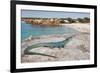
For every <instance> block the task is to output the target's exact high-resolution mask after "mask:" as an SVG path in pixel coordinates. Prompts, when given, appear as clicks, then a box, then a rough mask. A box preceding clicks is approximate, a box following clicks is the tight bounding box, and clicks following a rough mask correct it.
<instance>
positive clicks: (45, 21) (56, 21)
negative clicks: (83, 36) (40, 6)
mask: <svg viewBox="0 0 100 73" xmlns="http://www.w3.org/2000/svg"><path fill="white" fill-rule="evenodd" d="M21 20H22V21H25V22H26V23H30V24H33V25H35V24H38V25H50V26H58V25H60V24H62V23H90V18H88V17H84V18H77V19H73V18H70V17H67V18H21Z"/></svg>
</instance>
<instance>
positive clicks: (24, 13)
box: [21, 10, 90, 19]
mask: <svg viewBox="0 0 100 73" xmlns="http://www.w3.org/2000/svg"><path fill="white" fill-rule="evenodd" d="M21 17H41V18H67V17H71V18H74V19H76V18H84V17H90V13H85V12H67V11H66V12H63V11H40V10H21Z"/></svg>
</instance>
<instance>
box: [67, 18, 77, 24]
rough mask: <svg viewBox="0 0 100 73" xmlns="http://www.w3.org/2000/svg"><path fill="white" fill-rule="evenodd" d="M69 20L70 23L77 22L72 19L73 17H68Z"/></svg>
mask: <svg viewBox="0 0 100 73" xmlns="http://www.w3.org/2000/svg"><path fill="white" fill-rule="evenodd" d="M67 20H68V21H69V23H74V22H76V21H75V20H74V19H72V18H67Z"/></svg>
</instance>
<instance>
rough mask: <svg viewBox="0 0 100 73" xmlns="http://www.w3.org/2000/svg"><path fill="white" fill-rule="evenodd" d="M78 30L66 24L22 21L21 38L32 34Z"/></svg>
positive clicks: (73, 31)
mask: <svg viewBox="0 0 100 73" xmlns="http://www.w3.org/2000/svg"><path fill="white" fill-rule="evenodd" d="M77 32H78V31H77V30H75V29H72V28H69V27H65V26H63V25H62V26H55V27H51V26H37V25H32V24H27V23H25V22H21V39H22V40H24V39H26V38H28V37H29V36H30V35H32V36H41V35H52V34H61V35H62V34H75V33H77Z"/></svg>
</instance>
